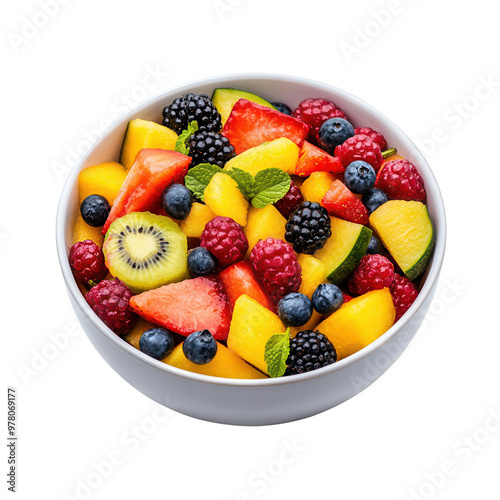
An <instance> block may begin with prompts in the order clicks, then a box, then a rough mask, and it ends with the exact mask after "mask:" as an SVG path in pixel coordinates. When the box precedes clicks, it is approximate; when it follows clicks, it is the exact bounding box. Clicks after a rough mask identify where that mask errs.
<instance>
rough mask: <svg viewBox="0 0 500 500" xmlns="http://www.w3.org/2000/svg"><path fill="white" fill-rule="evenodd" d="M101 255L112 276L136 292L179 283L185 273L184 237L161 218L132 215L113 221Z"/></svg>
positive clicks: (148, 213)
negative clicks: (103, 256)
mask: <svg viewBox="0 0 500 500" xmlns="http://www.w3.org/2000/svg"><path fill="white" fill-rule="evenodd" d="M103 251H104V255H105V257H106V265H107V266H108V269H109V270H110V272H111V274H112V275H113V276H116V277H118V278H120V280H122V281H123V282H124V283H125V284H126V285H127V286H128V287H130V288H131V289H132V290H134V291H137V292H142V291H144V290H151V289H152V288H157V287H159V286H162V285H166V284H168V283H174V282H177V281H180V280H182V279H183V278H184V276H185V275H186V272H187V238H186V235H185V234H184V233H183V232H182V231H181V230H180V229H179V226H178V225H177V224H176V223H175V222H174V221H173V220H172V219H169V218H168V217H163V216H162V215H154V214H152V213H150V212H132V213H130V214H127V215H125V216H123V217H120V218H118V219H116V220H115V221H114V222H113V224H111V226H110V227H109V230H108V232H107V233H106V238H105V240H104V245H103Z"/></svg>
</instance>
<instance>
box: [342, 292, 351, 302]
mask: <svg viewBox="0 0 500 500" xmlns="http://www.w3.org/2000/svg"><path fill="white" fill-rule="evenodd" d="M342 295H343V296H344V304H345V303H346V302H349V301H350V300H352V297H351V296H350V295H349V294H348V293H345V292H342Z"/></svg>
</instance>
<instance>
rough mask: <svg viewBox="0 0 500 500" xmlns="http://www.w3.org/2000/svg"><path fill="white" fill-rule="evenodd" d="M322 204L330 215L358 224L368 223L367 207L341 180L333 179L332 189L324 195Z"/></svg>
mask: <svg viewBox="0 0 500 500" xmlns="http://www.w3.org/2000/svg"><path fill="white" fill-rule="evenodd" d="M321 204H322V205H323V206H324V207H325V208H326V209H327V210H328V213H329V214H330V215H333V216H335V217H340V218H341V219H344V220H347V221H350V222H356V223H357V224H368V211H367V210H366V207H365V206H364V205H363V203H362V202H361V200H358V198H356V196H355V195H354V194H353V193H352V192H351V191H349V189H347V187H346V186H345V185H344V184H343V183H342V182H341V181H339V180H336V181H333V184H332V185H331V186H330V189H329V190H328V192H327V193H326V194H325V196H323V199H322V200H321Z"/></svg>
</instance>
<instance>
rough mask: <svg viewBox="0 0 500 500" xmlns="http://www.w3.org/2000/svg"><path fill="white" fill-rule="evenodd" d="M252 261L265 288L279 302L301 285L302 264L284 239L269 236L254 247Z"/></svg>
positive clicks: (273, 299) (274, 300) (275, 301)
mask: <svg viewBox="0 0 500 500" xmlns="http://www.w3.org/2000/svg"><path fill="white" fill-rule="evenodd" d="M250 261H251V262H252V266H253V268H254V270H255V272H256V273H257V277H258V278H259V280H260V282H261V283H262V286H263V287H264V290H265V291H266V292H267V294H268V295H269V296H270V298H271V300H272V301H273V302H274V303H275V304H277V303H278V302H279V301H280V299H282V298H283V297H284V296H285V295H287V294H288V293H290V292H296V291H298V289H299V286H300V280H301V277H300V272H301V268H300V264H299V263H298V261H297V257H296V256H295V252H294V251H293V248H292V247H291V246H290V245H289V244H288V243H285V242H284V241H282V240H277V239H275V238H267V239H266V240H261V241H259V242H257V244H256V245H255V246H254V247H253V250H252V253H251V254H250Z"/></svg>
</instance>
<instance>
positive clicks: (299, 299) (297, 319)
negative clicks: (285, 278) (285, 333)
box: [278, 292, 313, 326]
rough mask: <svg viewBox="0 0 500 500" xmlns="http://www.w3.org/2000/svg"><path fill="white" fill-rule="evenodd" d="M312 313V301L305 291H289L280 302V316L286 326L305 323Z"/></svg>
mask: <svg viewBox="0 0 500 500" xmlns="http://www.w3.org/2000/svg"><path fill="white" fill-rule="evenodd" d="M312 313H313V307H312V304H311V301H310V300H309V297H307V296H306V295H304V294H303V293H296V292H292V293H289V294H288V295H285V296H284V297H283V298H282V299H281V300H280V301H279V302H278V316H279V317H280V319H281V321H283V323H284V324H285V325H286V326H302V325H305V324H306V323H307V322H308V321H309V320H310V319H311V316H312Z"/></svg>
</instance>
